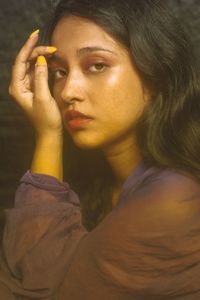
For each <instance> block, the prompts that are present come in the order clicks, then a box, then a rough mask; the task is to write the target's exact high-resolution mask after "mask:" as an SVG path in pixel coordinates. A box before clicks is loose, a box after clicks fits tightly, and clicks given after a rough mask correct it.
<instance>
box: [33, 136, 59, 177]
mask: <svg viewBox="0 0 200 300" xmlns="http://www.w3.org/2000/svg"><path fill="white" fill-rule="evenodd" d="M30 171H31V172H32V173H40V174H47V175H51V176H54V177H56V178H57V179H58V180H60V181H62V180H63V137H62V134H50V135H45V136H43V137H37V138H36V148H35V152H34V155H33V160H32V164H31V168H30Z"/></svg>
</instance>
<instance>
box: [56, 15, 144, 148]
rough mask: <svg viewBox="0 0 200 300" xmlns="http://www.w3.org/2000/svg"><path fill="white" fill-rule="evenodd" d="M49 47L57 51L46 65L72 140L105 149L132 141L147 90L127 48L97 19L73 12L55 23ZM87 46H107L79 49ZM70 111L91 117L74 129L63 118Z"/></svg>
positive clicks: (83, 145)
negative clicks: (97, 23)
mask: <svg viewBox="0 0 200 300" xmlns="http://www.w3.org/2000/svg"><path fill="white" fill-rule="evenodd" d="M72 33H73V34H72ZM52 45H53V46H55V47H57V49H58V51H57V53H56V54H55V55H54V60H53V61H52V62H51V64H50V67H51V70H52V71H53V73H54V76H55V83H54V98H55V99H56V101H57V103H58V106H59V108H60V111H61V114H62V117H63V122H64V126H65V127H66V129H67V130H68V131H69V132H70V134H71V135H72V138H73V140H74V142H75V144H76V145H77V146H79V147H81V148H101V149H103V150H105V149H111V148H112V147H113V146H116V145H119V144H121V146H122V145H127V144H135V137H134V126H135V122H136V120H137V119H138V117H139V116H140V115H141V114H142V112H143V110H144V109H145V107H146V105H147V103H148V100H149V92H148V91H147V89H146V88H145V87H144V85H143V83H142V81H141V79H140V77H139V75H138V72H137V70H136V68H135V66H134V64H133V62H132V61H131V57H130V55H129V53H128V52H127V50H126V49H125V47H124V46H123V45H121V44H120V43H119V42H118V41H116V40H115V39H114V38H112V37H111V36H110V35H109V34H108V33H106V32H105V31H104V30H103V29H102V28H101V27H100V26H98V25H96V24H95V23H93V22H91V21H89V20H86V19H81V18H78V17H72V16H70V17H64V18H62V19H61V20H60V21H59V23H58V24H57V26H56V28H55V30H54V32H53V36H52ZM88 47H90V48H92V47H95V48H104V49H105V50H95V49H93V50H91V49H90V50H81V51H80V49H84V48H88ZM78 51H79V52H78ZM70 101H71V102H72V103H71V102H70ZM69 109H75V110H77V111H80V112H82V113H84V114H86V115H89V116H91V117H92V118H93V119H92V120H91V121H90V122H89V123H87V124H86V125H84V126H83V127H81V128H80V130H72V129H71V128H70V127H69V126H68V123H67V121H66V119H65V117H64V115H65V113H66V111H67V110H69ZM122 147H123V146H122Z"/></svg>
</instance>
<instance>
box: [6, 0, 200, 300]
mask: <svg viewBox="0 0 200 300" xmlns="http://www.w3.org/2000/svg"><path fill="white" fill-rule="evenodd" d="M160 2H161V1H156V0H140V1H136V0H135V1H133V0H130V1H126V2H124V1H119V0H110V1H106V3H104V2H102V1H100V0H96V1H87V0H76V1H75V0H65V1H64V0H61V1H60V3H59V4H58V6H57V8H56V10H55V15H54V18H53V21H52V22H51V24H50V27H49V30H48V32H47V33H48V36H49V37H50V43H51V46H50V48H49V47H46V46H38V47H36V46H35V45H36V42H37V40H38V34H39V33H38V31H36V32H34V33H33V34H31V36H30V37H29V39H28V40H27V42H26V43H25V45H24V46H23V47H22V49H21V50H20V52H19V54H18V56H17V58H16V62H15V65H14V67H13V72H12V80H11V84H10V88H9V90H10V93H11V95H12V96H13V97H14V98H15V100H16V102H17V103H18V104H19V105H20V106H21V107H22V109H23V110H24V111H25V113H26V114H27V116H28V118H29V119H30V121H31V122H32V124H33V126H34V128H35V131H36V149H35V153H34V157H33V161H32V165H31V167H30V170H29V171H27V173H26V174H25V175H24V176H23V177H22V179H21V181H20V186H19V188H18V190H17V192H16V201H15V207H14V208H13V209H11V210H9V211H8V212H7V222H6V227H5V233H4V244H3V247H4V248H3V253H2V259H1V274H0V275H1V276H0V278H1V293H2V295H3V298H2V299H6V300H7V299H9V300H10V299H48V300H50V299H59V300H64V299H72V300H78V299H87V300H90V299H95V300H98V299H109V300H116V299H118V300H125V299H126V300H128V299H131V300H133V299H137V300H138V299H140V300H141V299H148V300H149V299H165V300H168V299H183V300H186V299H187V300H193V299H198V298H199V297H200V289H199V275H200V265H199V258H200V239H199V230H200V218H199V216H200V184H199V179H200V175H199V170H200V165H199V155H198V154H199V148H200V144H199V136H198V131H199V124H200V122H199V112H200V107H199V98H200V97H199V96H200V92H199V84H198V78H197V71H196V69H195V62H194V61H193V56H192V51H191V48H190V46H189V42H188V39H187V37H186V36H185V34H184V33H183V32H182V30H181V28H180V26H179V24H178V22H177V21H176V19H175V18H174V17H173V16H172V15H171V13H170V12H169V9H168V8H167V7H164V6H163V4H161V3H160ZM52 47H53V48H52ZM45 57H46V59H45ZM35 60H36V65H35ZM47 62H48V66H49V69H50V73H51V76H52V78H51V80H52V92H50V90H49V86H48V68H47ZM63 127H64V128H65V129H66V131H67V134H68V143H67V145H66V147H67V152H65V154H64V157H65V161H66V164H68V167H67V170H66V173H67V174H66V178H68V181H69V183H70V186H71V185H72V186H74V187H76V188H77V189H75V191H76V192H77V193H78V195H79V197H80V202H79V197H78V196H77V194H76V193H75V192H74V191H73V190H72V188H71V187H70V186H69V184H68V183H66V182H63V161H62V158H63V153H62V148H63ZM69 137H70V138H69ZM72 147H73V148H72ZM78 149H79V150H78ZM74 153H75V154H74ZM76 154H77V156H76ZM80 156H81V158H82V159H83V160H84V161H85V165H84V164H82V162H81V159H80ZM72 158H73V159H74V160H76V165H75V164H74V163H73V164H72V163H71V160H72ZM97 158H98V159H99V162H98V164H97ZM69 163H70V165H69ZM92 167H93V169H92ZM86 177H87V178H86ZM80 203H81V205H80Z"/></svg>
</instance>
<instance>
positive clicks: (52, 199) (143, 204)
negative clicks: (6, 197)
mask: <svg viewBox="0 0 200 300" xmlns="http://www.w3.org/2000/svg"><path fill="white" fill-rule="evenodd" d="M6 215H7V217H6V226H5V232H4V240H3V251H2V255H1V260H0V296H1V297H0V299H2V300H19V299H20V300H25V299H26V300H28V299H32V300H33V299H43V300H44V299H45V300H67V299H70V300H80V299H83V300H102V299H109V300H139V299H140V300H144V299H145V300H147V299H159V300H161V299H162V300H169V299H177V300H179V299H181V300H197V299H200V183H199V182H197V180H195V179H194V178H193V177H192V176H190V175H187V174H184V173H181V172H177V171H175V170H169V169H162V168H156V167H151V168H147V167H146V166H145V165H144V164H141V165H139V166H138V167H137V168H136V169H135V170H134V171H133V173H132V174H131V175H130V176H129V177H128V178H127V180H126V182H125V184H124V186H123V189H122V192H121V194H120V198H119V201H118V203H117V205H116V206H115V207H114V208H113V210H112V211H111V212H110V213H108V214H107V216H106V217H105V218H104V219H103V221H102V222H101V223H100V224H99V225H97V226H96V227H95V228H94V229H93V230H92V231H91V232H87V230H86V229H85V228H84V226H83V225H82V223H81V213H80V206H79V199H78V197H77V195H76V193H75V192H73V191H72V190H71V189H70V186H69V185H68V184H67V183H62V182H60V181H58V180H57V179H56V178H54V177H51V176H48V175H42V174H31V173H30V172H29V171H28V172H26V174H25V175H24V176H23V177H22V179H21V181H20V185H19V187H18V189H17V192H16V200H15V207H14V208H12V209H9V210H7V214H6Z"/></svg>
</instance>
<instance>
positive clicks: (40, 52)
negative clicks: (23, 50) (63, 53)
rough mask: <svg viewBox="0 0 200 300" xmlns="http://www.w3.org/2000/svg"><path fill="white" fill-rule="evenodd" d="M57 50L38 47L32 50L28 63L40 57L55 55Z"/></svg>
mask: <svg viewBox="0 0 200 300" xmlns="http://www.w3.org/2000/svg"><path fill="white" fill-rule="evenodd" d="M56 50H57V48H56V47H50V46H39V47H36V48H34V49H33V51H32V53H31V55H30V56H29V61H33V60H35V59H36V58H37V57H38V56H40V55H45V56H49V55H51V54H53V53H55V52H56Z"/></svg>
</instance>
